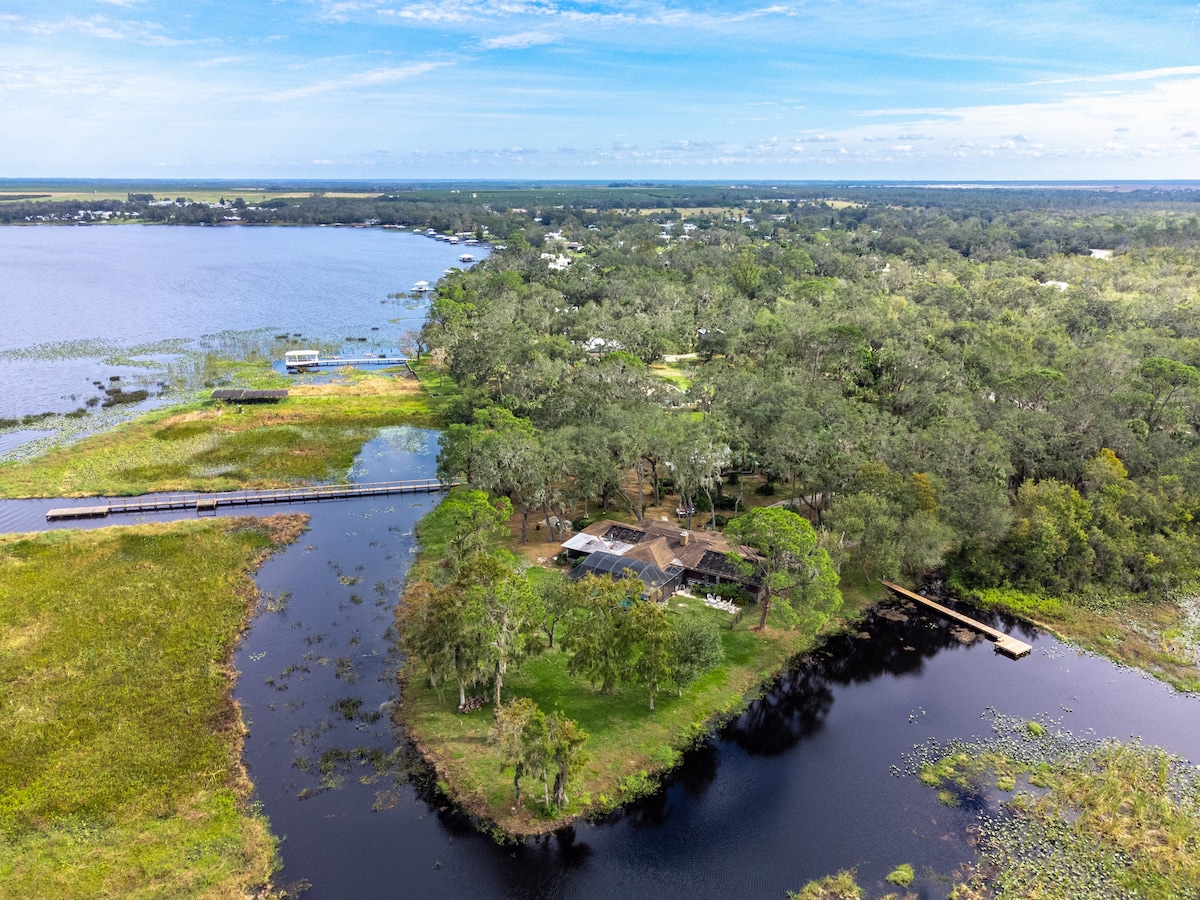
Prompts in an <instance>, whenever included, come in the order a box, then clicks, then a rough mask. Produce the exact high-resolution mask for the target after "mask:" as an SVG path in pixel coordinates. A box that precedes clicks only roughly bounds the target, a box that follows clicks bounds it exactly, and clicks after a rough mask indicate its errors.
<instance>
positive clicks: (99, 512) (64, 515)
mask: <svg viewBox="0 0 1200 900" xmlns="http://www.w3.org/2000/svg"><path fill="white" fill-rule="evenodd" d="M456 483H457V482H445V481H439V480H438V479H436V478H425V479H417V480H413V481H373V482H368V483H365V484H331V485H318V486H315V487H296V488H273V489H268V490H258V491H226V492H221V493H212V494H201V493H180V494H152V495H148V496H145V497H130V498H127V499H126V498H121V499H115V500H107V501H105V502H103V503H98V504H93V505H91V506H67V507H61V508H58V509H51V510H49V511H47V513H46V521H48V522H55V521H62V520H64V519H101V518H106V517H107V516H110V515H117V514H120V513H145V512H163V511H169V510H195V511H196V513H197V514H202V513H205V512H211V513H214V514H215V513H216V511H217V510H218V509H219V508H221V507H229V506H257V505H262V504H266V503H312V502H316V501H320V500H342V499H345V498H348V497H379V496H384V495H387V494H419V493H426V494H432V493H435V492H437V491H445V490H449V489H450V488H452V487H454V485H455V484H456Z"/></svg>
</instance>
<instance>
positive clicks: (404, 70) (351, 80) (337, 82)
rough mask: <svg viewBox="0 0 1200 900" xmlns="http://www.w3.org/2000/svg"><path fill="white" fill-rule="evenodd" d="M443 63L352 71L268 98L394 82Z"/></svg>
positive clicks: (302, 96) (295, 97) (297, 97)
mask: <svg viewBox="0 0 1200 900" xmlns="http://www.w3.org/2000/svg"><path fill="white" fill-rule="evenodd" d="M444 65H446V63H440V62H419V63H410V64H409V65H407V66H395V67H392V68H385V69H370V70H368V71H366V72H354V73H352V74H350V75H344V76H342V77H341V78H331V79H329V80H328V81H319V82H317V83H315V84H310V85H305V86H304V87H297V88H291V89H289V90H284V91H276V92H274V93H272V94H270V95H269V98H268V99H271V100H274V101H278V102H287V101H291V100H303V99H306V98H308V97H313V96H316V95H318V94H330V93H334V92H336V91H345V90H352V89H354V88H360V87H376V86H380V85H386V84H395V83H396V82H398V81H405V80H407V79H409V78H415V77H416V76H418V75H424V74H425V73H426V72H432V71H433V70H434V69H437V68H441V67H442V66H444Z"/></svg>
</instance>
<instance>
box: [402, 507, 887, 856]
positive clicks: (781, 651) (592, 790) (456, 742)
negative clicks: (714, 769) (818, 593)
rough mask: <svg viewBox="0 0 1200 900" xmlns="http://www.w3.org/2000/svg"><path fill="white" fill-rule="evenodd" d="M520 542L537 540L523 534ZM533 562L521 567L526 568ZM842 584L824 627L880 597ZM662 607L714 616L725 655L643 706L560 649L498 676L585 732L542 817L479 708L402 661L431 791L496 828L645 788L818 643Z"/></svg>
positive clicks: (428, 539) (534, 794)
mask: <svg viewBox="0 0 1200 900" xmlns="http://www.w3.org/2000/svg"><path fill="white" fill-rule="evenodd" d="M438 521H439V520H438V519H437V517H436V516H431V517H427V518H426V519H425V520H424V521H423V522H422V525H421V526H420V532H419V534H420V539H421V543H422V553H421V556H420V558H419V560H418V562H417V564H416V565H415V566H414V569H413V570H412V572H411V573H410V582H411V581H412V580H413V579H415V578H418V577H421V576H422V575H426V576H427V575H429V574H431V572H432V569H433V567H434V566H435V565H436V563H437V561H438V560H439V559H441V558H442V556H443V547H444V544H445V541H446V535H445V534H444V533H441V532H440V531H438V530H437V526H438ZM516 540H517V539H516V537H515V536H514V537H513V538H512V539H511V541H510V543H511V545H512V546H510V548H509V549H512V550H514V551H517V552H518V553H521V552H524V551H528V550H529V549H530V546H531V545H526V546H525V547H521V546H520V545H518V544H517V543H516ZM532 546H533V547H535V548H540V547H542V546H543V545H541V544H540V543H538V542H536V541H535V542H534V543H533V544H532ZM535 552H536V550H535ZM543 552H544V551H543ZM538 571H540V570H539V569H536V568H535V569H531V570H530V574H531V575H536V573H537V572H538ZM842 590H843V594H844V597H845V602H844V604H843V607H842V610H841V614H840V616H839V618H838V619H837V620H835V621H833V622H831V623H830V624H829V626H828V627H829V629H830V630H833V629H837V628H839V627H843V626H844V625H845V624H846V623H847V622H849V621H852V620H853V619H854V618H856V617H858V616H859V615H860V614H861V613H862V612H863V611H864V610H865V609H867V608H869V607H870V606H871V605H873V604H874V603H875V602H877V601H878V600H879V599H881V596H882V594H883V589H882V588H880V587H879V586H878V585H868V584H866V583H865V582H863V581H861V580H853V579H849V580H847V581H846V582H844V583H843V585H842ZM668 610H669V612H670V614H671V615H672V616H673V617H677V618H684V617H691V616H703V617H709V618H712V619H713V620H715V621H717V622H718V623H719V624H721V625H724V626H725V628H724V629H723V630H722V632H721V634H722V641H723V643H724V647H725V657H726V659H725V662H724V664H723V665H721V666H719V667H717V668H715V669H713V670H711V671H709V672H708V673H706V674H705V675H703V676H702V677H701V678H700V679H699V680H697V681H696V682H695V683H694V684H693V685H691V686H690V687H689V688H688V689H687V690H686V691H684V692H683V694H682V696H678V695H677V694H676V693H673V692H671V691H666V692H663V693H660V694H659V695H658V696H657V698H656V699H655V704H654V705H655V708H654V710H653V711H651V710H650V708H649V701H648V698H647V695H646V692H645V691H644V690H643V689H642V688H638V687H634V686H628V685H624V686H620V687H618V688H617V689H616V690H614V691H613V692H612V693H611V694H608V695H604V694H601V693H600V692H599V691H598V690H596V689H594V688H593V687H592V686H591V685H590V684H587V683H586V682H583V681H581V680H579V679H578V678H576V677H573V676H569V675H568V674H567V671H566V665H567V659H568V656H567V654H565V653H562V652H560V651H559V650H557V649H555V650H547V651H545V652H543V653H541V654H539V655H537V656H534V657H532V658H531V659H529V660H527V661H526V662H525V663H523V664H522V666H521V667H520V668H519V669H518V670H517V671H515V672H514V671H511V670H510V672H509V675H508V676H507V677H506V679H505V682H504V685H505V694H506V696H508V697H529V698H531V699H532V700H534V702H536V703H537V704H538V706H539V707H540V708H541V709H543V710H545V711H550V710H554V709H558V710H561V711H562V712H563V713H565V714H566V715H567V716H568V717H569V718H572V719H574V720H575V721H576V722H578V723H579V724H580V725H581V726H582V727H583V729H584V730H585V731H586V732H587V733H588V734H589V735H590V739H589V741H588V743H587V746H586V748H585V749H586V752H587V753H588V756H589V760H588V762H587V764H586V765H585V767H584V771H583V773H582V775H581V776H580V777H579V779H577V781H576V782H574V783H573V785H572V788H571V790H569V791H568V794H569V797H570V804H569V806H568V808H567V809H565V810H563V811H562V814H561V815H559V816H558V817H556V818H553V819H551V818H547V817H546V816H545V813H544V812H543V811H542V808H541V800H540V797H541V795H540V788H538V787H537V786H535V785H533V784H532V783H529V784H527V785H526V786H525V793H524V794H523V796H524V802H523V804H522V806H520V807H514V806H513V805H512V801H513V788H512V774H513V773H512V769H511V768H508V769H505V768H504V767H503V765H502V764H501V760H500V757H499V753H498V751H497V750H496V748H495V747H493V746H492V745H489V744H488V742H487V734H488V730H489V728H490V727H491V724H492V712H493V710H492V708H491V707H490V706H487V707H485V708H484V709H482V710H479V711H477V712H474V713H469V714H467V715H462V714H460V713H458V711H457V704H458V696H457V692H456V691H455V690H447V691H446V692H445V696H444V697H439V696H438V694H437V692H436V691H435V690H433V689H432V688H431V687H430V686H429V683H428V679H426V678H424V677H423V674H424V673H423V671H417V670H416V669H415V668H410V669H408V670H406V678H405V686H404V688H403V705H402V709H401V717H402V719H403V722H404V724H405V726H406V727H407V729H408V731H409V734H410V735H411V736H412V738H413V740H414V742H415V743H416V744H417V746H418V747H419V748H420V749H421V752H422V753H423V754H424V755H425V757H426V758H427V759H429V760H430V761H431V762H432V763H433V765H434V767H435V769H436V770H437V772H438V777H439V779H440V781H441V783H442V786H443V789H444V790H445V791H446V792H447V793H448V794H449V795H450V796H451V797H453V798H454V799H455V800H456V801H457V802H458V803H460V804H461V805H462V806H463V807H464V808H466V809H467V810H469V811H470V812H472V813H473V814H475V815H477V816H479V817H481V818H482V819H485V820H489V821H491V822H494V823H495V825H496V826H497V827H498V828H499V829H500V830H502V831H504V832H506V833H508V834H513V835H521V834H537V833H544V832H547V831H551V830H554V829H555V828H558V827H561V826H562V825H563V824H564V823H565V822H568V821H571V820H573V819H576V818H578V817H580V816H583V815H589V814H595V813H598V812H603V811H605V810H609V809H613V808H615V807H617V806H619V805H620V804H622V803H624V802H627V801H629V800H631V799H633V798H634V797H636V796H639V795H641V794H643V793H645V792H646V791H647V790H649V789H651V788H652V787H653V785H654V783H655V778H656V776H657V775H659V774H661V773H662V772H664V771H666V770H668V769H670V768H673V767H674V766H675V765H676V764H677V763H678V761H679V757H680V752H681V751H682V750H685V749H687V748H688V747H690V746H691V745H692V744H694V742H695V741H696V740H697V739H699V738H701V737H703V736H705V735H706V734H708V733H709V731H710V730H711V728H712V725H713V724H714V722H716V721H717V720H719V719H720V718H722V717H723V716H725V715H729V714H732V713H735V712H736V711H738V710H739V709H740V708H741V707H742V706H743V704H744V703H745V700H746V698H747V696H752V695H753V694H754V693H755V691H756V690H757V689H758V688H759V687H760V686H761V685H762V684H763V683H764V682H765V681H767V680H769V679H770V678H771V677H772V676H773V675H774V674H775V673H777V672H779V671H780V670H781V669H782V668H783V667H784V665H785V664H786V663H787V661H788V660H789V659H791V658H792V657H793V656H795V655H797V654H799V653H803V652H805V651H807V650H810V649H812V648H813V647H815V646H816V645H817V643H818V642H819V640H820V635H817V634H812V633H805V632H799V631H786V630H783V629H777V628H768V629H767V631H766V632H764V633H761V634H760V633H758V632H755V631H753V630H751V629H752V626H753V625H754V624H756V623H757V620H758V617H757V615H755V614H754V613H753V611H751V613H750V614H747V615H745V616H743V617H742V618H741V619H740V620H739V621H737V622H736V624H735V625H734V627H733V628H730V627H729V625H730V624H731V622H732V621H733V619H732V617H731V616H730V615H729V614H728V613H724V612H721V611H718V610H714V609H711V608H710V607H708V606H705V605H704V603H703V602H701V601H699V600H697V599H694V598H689V597H685V596H682V595H677V596H676V597H673V598H672V599H671V600H670V601H669V602H668Z"/></svg>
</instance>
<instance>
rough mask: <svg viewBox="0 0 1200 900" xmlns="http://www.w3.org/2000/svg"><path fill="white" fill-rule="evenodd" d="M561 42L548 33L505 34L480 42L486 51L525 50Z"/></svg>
mask: <svg viewBox="0 0 1200 900" xmlns="http://www.w3.org/2000/svg"><path fill="white" fill-rule="evenodd" d="M558 40H559V37H558V35H555V34H551V33H550V32H548V31H522V32H520V33H519V34H505V35H501V36H500V37H492V38H486V39H484V40H482V41H480V42H479V45H480V46H481V47H483V48H484V49H485V50H523V49H525V48H526V47H536V46H539V45H541V44H553V43H555V42H556V41H558Z"/></svg>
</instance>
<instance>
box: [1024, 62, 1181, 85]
mask: <svg viewBox="0 0 1200 900" xmlns="http://www.w3.org/2000/svg"><path fill="white" fill-rule="evenodd" d="M1195 75H1200V66H1170V67H1167V68H1164V69H1141V70H1139V71H1137V72H1111V73H1109V74H1107V75H1075V76H1071V77H1067V78H1051V79H1047V80H1045V81H1030V82H1026V84H1027V85H1028V86H1030V87H1038V86H1042V85H1049V84H1113V83H1116V82H1122V81H1154V80H1156V79H1160V78H1185V77H1188V76H1195Z"/></svg>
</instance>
